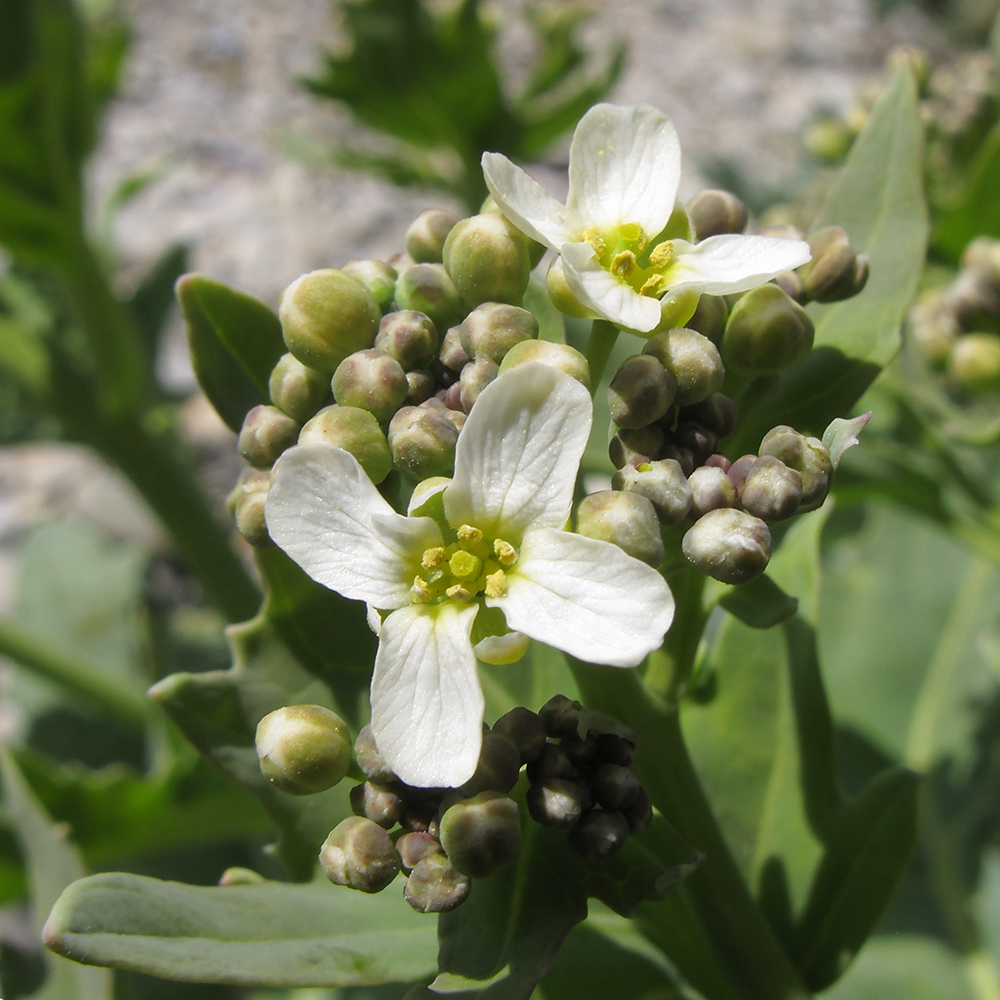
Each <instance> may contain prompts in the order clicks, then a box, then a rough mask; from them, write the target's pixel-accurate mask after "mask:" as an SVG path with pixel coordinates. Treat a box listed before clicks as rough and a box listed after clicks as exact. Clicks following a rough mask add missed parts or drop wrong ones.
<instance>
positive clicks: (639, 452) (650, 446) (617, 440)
mask: <svg viewBox="0 0 1000 1000" xmlns="http://www.w3.org/2000/svg"><path fill="white" fill-rule="evenodd" d="M663 443H664V442H663V431H661V430H660V428H659V427H657V426H655V425H653V426H650V427H641V428H639V429H638V430H624V431H619V432H618V433H617V434H616V435H615V436H614V437H613V438H612V439H611V442H610V443H609V444H608V455H609V456H610V457H611V464H612V465H614V467H615V468H616V469H620V468H622V467H623V466H625V465H639V464H640V463H642V462H652V461H653V460H654V459H656V458H658V457H659V455H660V452H662V451H663Z"/></svg>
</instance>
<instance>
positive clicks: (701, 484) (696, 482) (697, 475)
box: [688, 465, 736, 521]
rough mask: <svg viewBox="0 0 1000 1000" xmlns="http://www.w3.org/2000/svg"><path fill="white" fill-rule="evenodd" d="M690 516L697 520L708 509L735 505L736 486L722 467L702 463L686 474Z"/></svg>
mask: <svg viewBox="0 0 1000 1000" xmlns="http://www.w3.org/2000/svg"><path fill="white" fill-rule="evenodd" d="M688 485H689V486H690V487H691V518H692V520H695V521H697V520H698V519H699V518H700V517H703V516H704V515H705V514H707V513H708V512H709V511H710V510H718V509H719V508H721V507H735V506H736V487H735V486H733V482H732V480H731V479H730V478H729V476H727V475H726V474H725V472H723V470H722V469H717V468H714V467H712V466H710V465H703V466H701V467H700V468H697V469H695V470H694V472H692V473H691V475H690V476H688Z"/></svg>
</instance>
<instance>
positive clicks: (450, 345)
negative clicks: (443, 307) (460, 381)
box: [438, 326, 472, 373]
mask: <svg viewBox="0 0 1000 1000" xmlns="http://www.w3.org/2000/svg"><path fill="white" fill-rule="evenodd" d="M438 357H439V358H440V359H441V364H442V365H444V367H445V368H446V369H447V370H448V371H449V372H452V373H455V372H460V371H461V370H462V369H463V368H464V367H465V366H466V365H467V364H468V363H469V362H470V361H471V360H472V358H470V357H469V355H468V354H466V353H465V348H464V347H462V328H461V326H453V327H451V328H450V329H449V330H448V332H447V333H446V334H445V335H444V337H443V338H442V340H441V350H440V351H439V352H438Z"/></svg>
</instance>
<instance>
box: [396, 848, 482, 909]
mask: <svg viewBox="0 0 1000 1000" xmlns="http://www.w3.org/2000/svg"><path fill="white" fill-rule="evenodd" d="M471 888H472V882H471V880H470V879H469V876H468V875H463V874H462V873H461V872H460V871H458V870H457V869H456V868H454V867H453V866H452V864H451V863H450V862H449V861H448V859H447V858H446V857H445V856H444V855H432V856H431V857H427V858H423V859H421V860H420V861H418V862H417V863H416V865H415V866H414V868H413V870H412V871H411V872H410V876H409V878H408V879H407V880H406V886H405V887H404V888H403V898H404V899H405V900H406V901H407V902H408V903H409V904H410V906H412V907H413V909H415V910H416V911H417V912H418V913H448V912H449V911H451V910H454V909H455V907H456V906H461V904H462V903H464V902H465V901H466V899H468V897H469V890H470V889H471Z"/></svg>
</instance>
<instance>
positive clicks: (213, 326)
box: [176, 274, 285, 431]
mask: <svg viewBox="0 0 1000 1000" xmlns="http://www.w3.org/2000/svg"><path fill="white" fill-rule="evenodd" d="M176 290H177V298H178V299H179V301H180V304H181V311H182V312H183V314H184V319H185V321H186V323H187V332H188V346H189V348H190V350H191V360H192V363H193V364H194V370H195V374H196V375H197V376H198V382H199V384H200V385H201V387H202V389H203V390H204V391H205V395H206V396H208V398H209V401H210V402H211V403H212V405H213V406H214V407H215V409H216V410H217V411H218V413H219V416H220V417H222V419H223V420H224V421H225V422H226V424H227V425H228V426H229V427H230V428H231V429H232V430H234V431H239V429H240V426H241V425H242V423H243V418H244V416H246V413H247V411H248V410H250V409H252V408H253V407H254V406H257V405H258V404H260V403H267V402H268V388H267V383H268V379H269V377H270V374H271V369H272V368H274V366H275V365H276V364H277V362H278V359H279V358H280V357H281V355H282V354H284V353H285V344H284V341H283V340H282V338H281V323H280V322H279V321H278V317H277V316H276V315H275V314H274V313H273V312H272V311H271V310H270V309H268V307H267V306H266V305H264V303H263V302H260V301H258V300H257V299H255V298H252V297H251V296H249V295H244V294H243V293H242V292H237V291H236V290H235V289H232V288H229V287H227V286H226V285H223V284H221V283H220V282H218V281H212V279H211V278H206V277H205V276H204V275H200V274H186V275H184V276H183V277H182V278H179V279H178V281H177V286H176Z"/></svg>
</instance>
